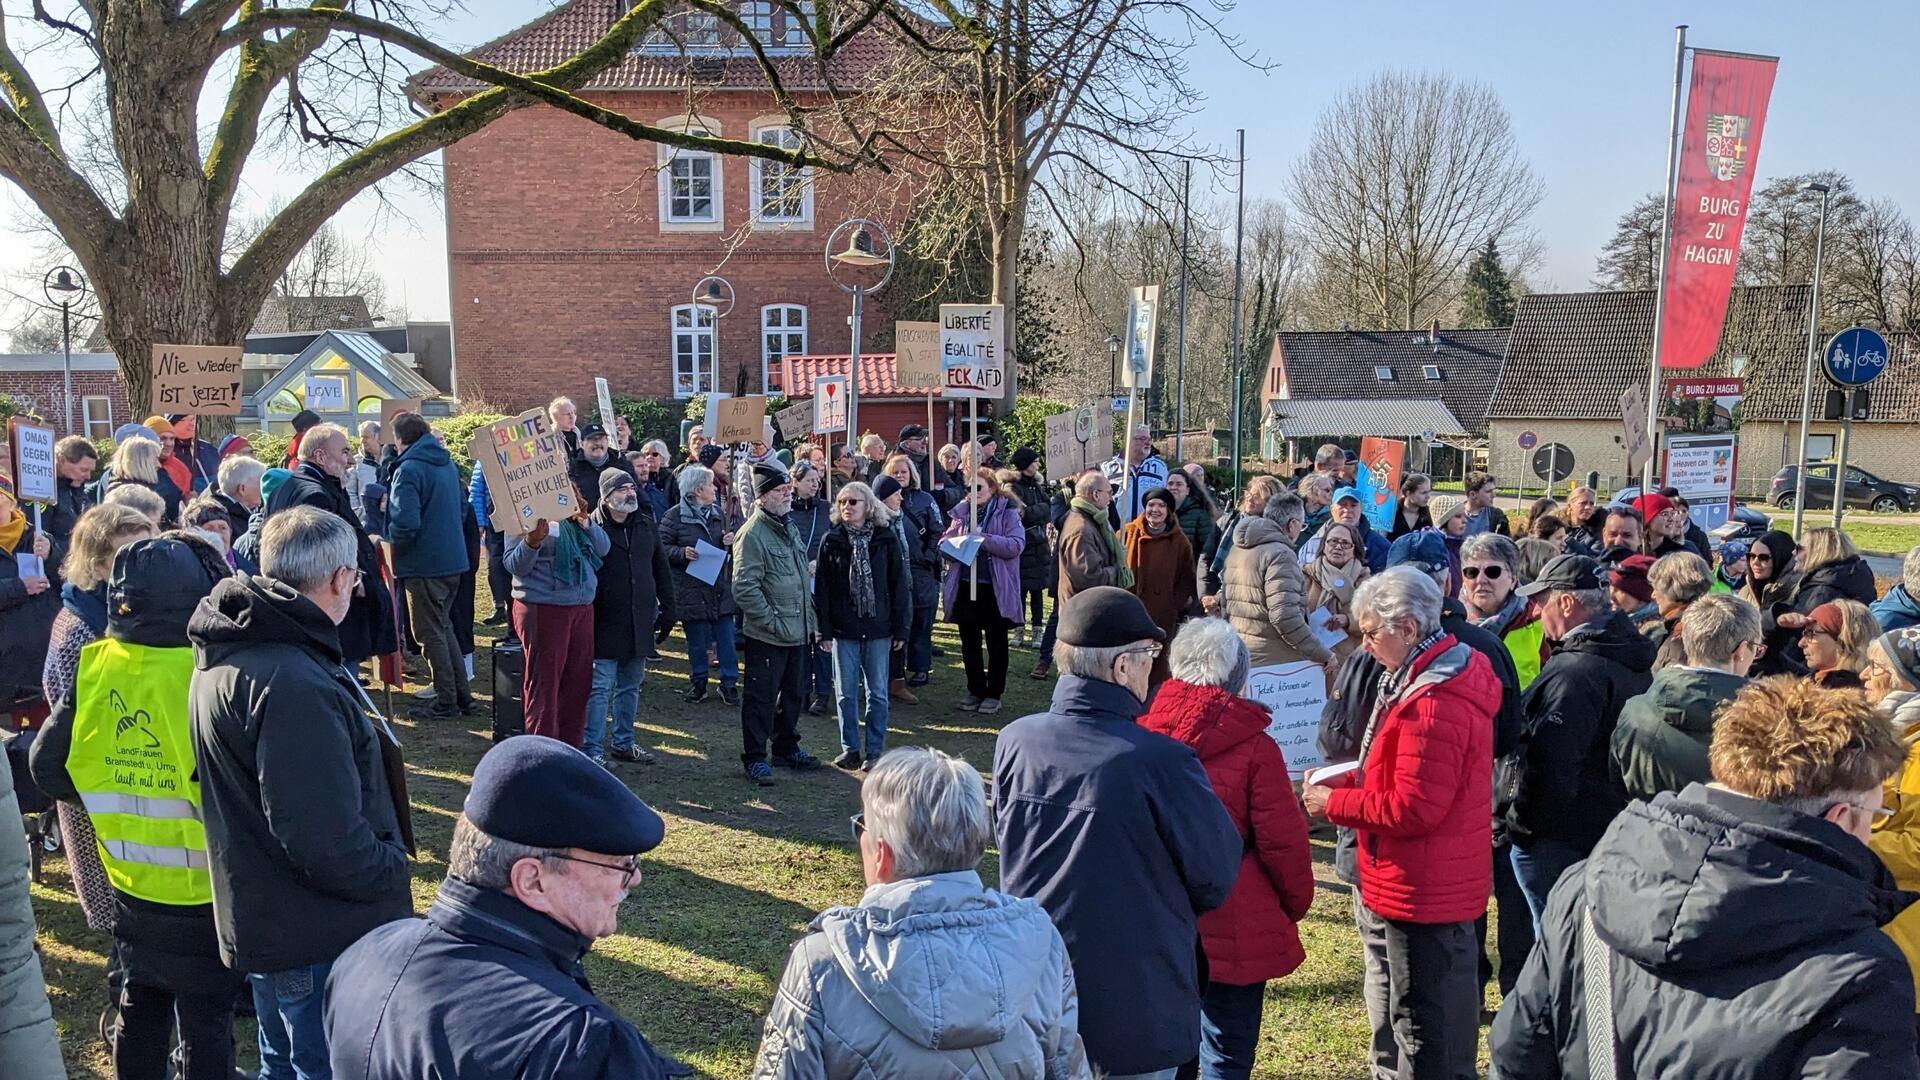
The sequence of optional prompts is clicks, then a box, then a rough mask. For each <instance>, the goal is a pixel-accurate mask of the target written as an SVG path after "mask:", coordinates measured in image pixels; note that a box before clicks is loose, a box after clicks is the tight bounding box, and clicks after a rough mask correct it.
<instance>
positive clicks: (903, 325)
mask: <svg viewBox="0 0 1920 1080" xmlns="http://www.w3.org/2000/svg"><path fill="white" fill-rule="evenodd" d="M893 364H894V378H895V380H896V381H897V382H899V384H900V385H901V386H906V387H912V388H914V389H916V390H938V389H940V388H941V387H942V386H944V385H945V382H944V376H943V374H942V372H941V369H940V324H939V323H937V322H896V323H894V324H893Z"/></svg>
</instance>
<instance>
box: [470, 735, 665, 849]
mask: <svg viewBox="0 0 1920 1080" xmlns="http://www.w3.org/2000/svg"><path fill="white" fill-rule="evenodd" d="M463 810H464V812H465V813H466V815H467V820H468V821H470V822H472V823H473V825H474V827H475V828H477V829H479V830H480V831H481V832H483V833H486V834H487V835H488V836H491V837H495V838H496V839H500V840H510V841H512V842H514V843H516V844H525V845H526V846H527V847H539V848H579V849H580V850H582V851H592V852H598V853H599V854H602V855H638V854H640V853H641V852H643V851H652V850H653V849H654V848H656V847H658V846H659V845H660V840H661V838H662V837H664V836H665V835H666V831H667V827H666V823H665V822H663V821H661V820H660V815H659V814H656V813H654V812H653V809H652V808H651V807H649V806H648V805H647V804H646V803H643V802H641V801H640V797H639V796H638V795H635V794H634V793H633V789H631V788H629V787H627V785H625V784H623V783H621V782H620V781H619V780H618V779H616V778H615V777H614V775H613V774H612V773H610V772H608V771H607V770H606V769H604V768H601V767H600V766H598V765H595V764H594V763H593V759H592V758H590V757H588V756H587V755H585V754H583V753H581V752H580V751H578V750H575V749H574V748H573V747H571V746H568V745H567V744H566V743H563V742H561V741H560V740H558V739H549V738H547V737H546V736H544V735H516V736H514V737H513V738H511V739H508V740H507V741H505V742H503V743H501V744H499V745H498V746H495V747H494V748H493V749H491V750H489V751H487V753H486V756H485V757H482V758H481V759H480V764H479V765H478V766H476V767H475V768H474V770H473V787H472V789H471V790H469V791H468V792H467V802H466V805H465V807H463Z"/></svg>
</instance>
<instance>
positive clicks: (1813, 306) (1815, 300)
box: [1774, 184, 1852, 574]
mask: <svg viewBox="0 0 1920 1080" xmlns="http://www.w3.org/2000/svg"><path fill="white" fill-rule="evenodd" d="M1801 190H1802V191H1817V192H1819V193H1820V224H1819V226H1818V227H1817V228H1815V230H1814V233H1813V295H1812V296H1811V297H1809V298H1808V299H1807V369H1806V373H1805V375H1804V377H1803V378H1802V379H1801V383H1800V471H1799V474H1798V475H1797V476H1795V478H1794V482H1793V535H1794V538H1795V539H1796V540H1797V539H1799V537H1800V523H1801V521H1802V520H1803V519H1804V518H1805V517H1806V513H1807V430H1808V426H1809V425H1810V424H1811V423H1812V422H1813V356H1814V353H1815V352H1816V351H1818V348H1819V344H1818V337H1817V335H1818V334H1819V327H1820V273H1821V270H1822V268H1823V267H1824V266H1825V265H1826V257H1827V203H1828V202H1829V201H1831V200H1832V198H1833V192H1832V190H1831V189H1829V188H1828V186H1827V185H1825V184H1808V185H1807V186H1806V187H1804V188H1802V189H1801ZM1847 404H1848V405H1849V406H1851V405H1852V400H1851V398H1849V400H1848V402H1847ZM1844 480H1845V477H1836V484H1835V487H1834V500H1833V505H1834V517H1835V518H1836V519H1838V518H1839V516H1840V512H1839V507H1840V494H1839V492H1840V489H1839V486H1838V484H1839V482H1844ZM1834 524H1835V525H1836V526H1838V524H1839V522H1838V520H1836V521H1835V522H1834ZM1774 573H1776V574H1777V573H1779V570H1778V569H1776V570H1775V571H1774Z"/></svg>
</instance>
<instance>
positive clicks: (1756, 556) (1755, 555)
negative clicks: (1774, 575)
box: [1747, 551, 1773, 563]
mask: <svg viewBox="0 0 1920 1080" xmlns="http://www.w3.org/2000/svg"><path fill="white" fill-rule="evenodd" d="M1747 561H1748V562H1750V563H1757V562H1764V563H1770V562H1772V561H1773V556H1771V555H1769V554H1767V553H1766V552H1764V551H1749V552H1747Z"/></svg>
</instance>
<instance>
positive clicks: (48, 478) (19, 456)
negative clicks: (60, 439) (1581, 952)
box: [7, 416, 58, 503]
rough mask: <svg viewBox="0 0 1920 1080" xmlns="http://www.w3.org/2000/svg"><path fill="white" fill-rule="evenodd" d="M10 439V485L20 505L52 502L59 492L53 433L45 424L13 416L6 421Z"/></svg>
mask: <svg viewBox="0 0 1920 1080" xmlns="http://www.w3.org/2000/svg"><path fill="white" fill-rule="evenodd" d="M7 428H8V430H9V431H10V432H11V433H12V436H13V439H12V441H13V486H14V493H15V494H16V495H18V496H19V497H20V501H21V502H37V503H51V502H53V499H54V495H55V494H56V492H57V491H58V477H57V474H55V472H54V470H53V444H54V442H55V441H57V440H56V436H55V434H54V430H53V428H52V427H50V426H48V425H46V424H36V423H34V422H33V421H31V420H23V419H21V418H19V417H17V416H16V417H14V418H13V419H12V420H9V421H7Z"/></svg>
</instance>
